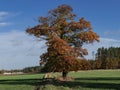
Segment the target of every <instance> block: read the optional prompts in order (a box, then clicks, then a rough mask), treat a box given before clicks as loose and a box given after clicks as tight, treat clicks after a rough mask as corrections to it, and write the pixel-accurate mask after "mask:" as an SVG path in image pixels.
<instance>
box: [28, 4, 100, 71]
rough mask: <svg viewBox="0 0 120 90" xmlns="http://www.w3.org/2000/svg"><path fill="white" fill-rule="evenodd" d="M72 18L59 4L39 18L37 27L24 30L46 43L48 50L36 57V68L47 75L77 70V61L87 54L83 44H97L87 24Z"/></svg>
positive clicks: (67, 8) (65, 6) (69, 9)
mask: <svg viewBox="0 0 120 90" xmlns="http://www.w3.org/2000/svg"><path fill="white" fill-rule="evenodd" d="M76 17H77V16H76V15H75V14H74V13H73V9H72V7H70V6H69V5H65V4H63V5H60V6H58V7H57V8H56V9H53V10H50V11H49V12H48V16H46V17H39V24H38V25H36V26H34V27H33V28H28V29H27V30H26V32H27V33H29V34H31V35H34V36H36V37H37V38H42V39H44V40H47V43H46V45H47V46H48V49H47V52H46V53H44V54H42V55H41V56H40V64H41V65H43V66H44V67H45V68H47V70H48V71H53V72H55V71H62V72H63V71H64V70H65V71H71V70H79V69H80V67H81V65H80V59H83V56H84V55H87V54H88V52H87V50H86V49H83V48H82V46H83V44H88V43H93V42H94V41H99V36H98V35H97V34H96V33H95V32H93V31H92V27H91V24H90V22H89V21H86V20H85V19H84V18H80V19H79V20H78V21H75V20H76V19H75V18H76ZM42 36H44V38H43V37H42Z"/></svg>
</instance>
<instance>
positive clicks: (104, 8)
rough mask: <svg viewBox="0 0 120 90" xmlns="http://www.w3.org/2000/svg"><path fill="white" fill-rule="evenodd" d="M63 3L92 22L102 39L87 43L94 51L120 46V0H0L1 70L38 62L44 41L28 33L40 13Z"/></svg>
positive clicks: (44, 12)
mask: <svg viewBox="0 0 120 90" xmlns="http://www.w3.org/2000/svg"><path fill="white" fill-rule="evenodd" d="M61 4H67V5H70V6H71V7H72V8H73V12H74V13H75V14H76V15H77V19H79V18H81V17H84V18H85V19H86V20H88V21H90V22H91V25H92V28H93V31H94V32H96V33H97V34H98V35H99V36H100V42H99V43H97V42H95V43H93V44H89V45H84V46H83V47H84V48H87V49H88V52H89V55H88V56H86V58H89V59H93V58H94V56H93V55H92V52H96V50H97V48H99V47H102V46H104V47H106V48H108V47H110V46H115V47H120V10H119V9H120V0H51V1H50V0H0V70H1V69H9V70H11V69H22V68H24V67H29V66H36V65H39V60H40V59H39V56H40V55H41V54H42V53H44V52H46V49H47V48H46V46H45V41H42V42H41V41H38V40H37V39H36V38H35V37H33V36H30V35H28V34H26V33H25V30H26V29H27V28H28V27H33V26H35V25H37V24H38V18H39V17H40V16H47V14H48V11H49V10H52V9H54V8H56V7H57V6H59V5H61Z"/></svg>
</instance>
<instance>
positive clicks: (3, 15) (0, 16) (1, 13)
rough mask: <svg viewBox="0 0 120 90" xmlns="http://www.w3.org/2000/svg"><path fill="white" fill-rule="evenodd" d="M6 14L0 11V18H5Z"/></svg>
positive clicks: (7, 14)
mask: <svg viewBox="0 0 120 90" xmlns="http://www.w3.org/2000/svg"><path fill="white" fill-rule="evenodd" d="M8 16H9V13H8V12H5V11H2V12H0V20H1V19H4V18H6V17H8Z"/></svg>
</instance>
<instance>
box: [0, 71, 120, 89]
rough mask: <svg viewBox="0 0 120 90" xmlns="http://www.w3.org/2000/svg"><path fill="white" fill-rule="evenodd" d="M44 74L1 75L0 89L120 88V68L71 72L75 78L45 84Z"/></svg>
mask: <svg viewBox="0 0 120 90" xmlns="http://www.w3.org/2000/svg"><path fill="white" fill-rule="evenodd" d="M52 74H53V75H54V76H60V75H61V73H52ZM43 75H44V74H29V75H14V76H3V75H1V76H0V90H120V69H118V70H90V71H89V70H88V71H79V72H70V73H69V74H68V76H69V77H73V78H74V79H75V80H74V81H68V82H62V83H54V82H53V83H47V84H44V83H42V78H43Z"/></svg>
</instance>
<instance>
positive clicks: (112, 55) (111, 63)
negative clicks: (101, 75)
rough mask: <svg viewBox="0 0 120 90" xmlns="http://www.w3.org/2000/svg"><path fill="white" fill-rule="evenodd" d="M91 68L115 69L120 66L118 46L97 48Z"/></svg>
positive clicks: (119, 48) (119, 49)
mask: <svg viewBox="0 0 120 90" xmlns="http://www.w3.org/2000/svg"><path fill="white" fill-rule="evenodd" d="M93 62H94V64H96V65H93V67H92V68H96V69H116V68H120V47H110V48H104V47H102V48H98V50H97V53H96V60H95V61H93Z"/></svg>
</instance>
